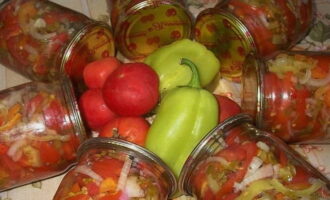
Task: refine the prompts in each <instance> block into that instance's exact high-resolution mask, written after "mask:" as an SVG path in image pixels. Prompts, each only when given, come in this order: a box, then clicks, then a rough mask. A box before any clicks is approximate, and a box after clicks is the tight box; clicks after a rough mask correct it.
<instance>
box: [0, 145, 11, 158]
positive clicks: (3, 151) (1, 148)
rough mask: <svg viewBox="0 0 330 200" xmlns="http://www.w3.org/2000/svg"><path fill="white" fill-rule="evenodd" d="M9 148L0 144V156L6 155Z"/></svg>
mask: <svg viewBox="0 0 330 200" xmlns="http://www.w3.org/2000/svg"><path fill="white" fill-rule="evenodd" d="M8 149H9V147H8V146H7V145H5V144H1V143H0V155H3V154H6V153H7V151H8Z"/></svg>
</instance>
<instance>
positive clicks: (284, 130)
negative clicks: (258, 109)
mask: <svg viewBox="0 0 330 200" xmlns="http://www.w3.org/2000/svg"><path fill="white" fill-rule="evenodd" d="M267 65H268V67H269V72H268V73H266V75H265V77H264V80H265V96H266V110H265V112H264V118H265V122H266V123H265V124H266V126H267V127H270V130H271V131H272V132H273V133H276V134H277V135H278V136H280V137H281V138H282V139H284V140H286V141H290V142H296V141H306V140H312V139H319V138H325V137H326V136H329V135H330V57H329V56H327V55H308V54H307V55H302V54H295V55H290V54H284V53H282V54H279V55H278V56H277V57H276V58H274V59H272V60H269V61H268V63H267ZM276 98H277V99H276Z"/></svg>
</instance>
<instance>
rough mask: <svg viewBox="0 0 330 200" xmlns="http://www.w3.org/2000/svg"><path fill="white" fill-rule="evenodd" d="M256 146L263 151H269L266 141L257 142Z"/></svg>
mask: <svg viewBox="0 0 330 200" xmlns="http://www.w3.org/2000/svg"><path fill="white" fill-rule="evenodd" d="M257 147H259V148H260V149H261V150H263V151H265V152H269V149H270V148H269V146H268V145H267V144H266V143H264V142H261V141H259V142H257Z"/></svg>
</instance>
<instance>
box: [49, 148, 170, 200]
mask: <svg viewBox="0 0 330 200" xmlns="http://www.w3.org/2000/svg"><path fill="white" fill-rule="evenodd" d="M62 183H63V186H62V184H61V186H60V187H59V188H60V189H61V192H60V193H58V195H56V196H55V198H54V200H59V199H61V200H78V199H79V200H89V199H96V200H110V199H111V200H117V199H118V200H128V199H146V200H147V199H148V200H149V199H150V200H158V199H159V200H161V199H166V196H164V193H165V192H162V189H161V185H159V181H158V178H157V177H156V176H155V175H153V174H152V172H151V171H150V169H148V167H147V166H146V165H144V164H142V163H137V162H135V161H134V159H132V158H130V157H128V156H121V157H119V156H118V155H115V154H114V153H112V152H111V151H101V152H99V153H97V154H94V155H93V156H92V158H91V159H89V160H88V161H86V162H84V163H83V164H80V165H78V166H77V167H76V168H75V169H74V170H73V171H70V172H69V174H68V175H67V176H66V177H65V178H64V179H63V182H62Z"/></svg>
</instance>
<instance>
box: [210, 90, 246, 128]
mask: <svg viewBox="0 0 330 200" xmlns="http://www.w3.org/2000/svg"><path fill="white" fill-rule="evenodd" d="M215 97H216V98H217V101H218V104H219V122H223V121H224V120H225V119H228V118H229V117H232V116H234V115H236V114H239V113H240V112H241V107H240V106H239V105H238V104H237V103H236V102H235V101H233V100H231V99H230V98H228V97H226V96H221V95H215Z"/></svg>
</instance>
